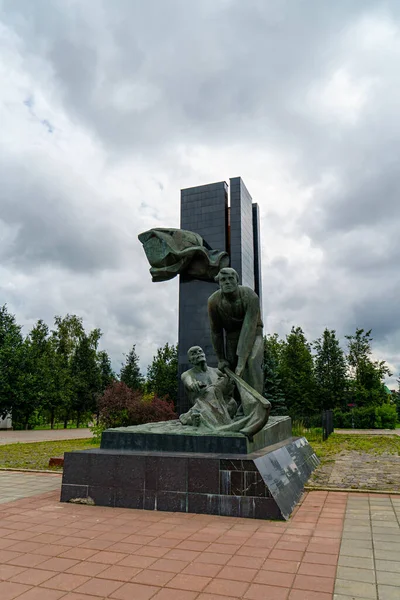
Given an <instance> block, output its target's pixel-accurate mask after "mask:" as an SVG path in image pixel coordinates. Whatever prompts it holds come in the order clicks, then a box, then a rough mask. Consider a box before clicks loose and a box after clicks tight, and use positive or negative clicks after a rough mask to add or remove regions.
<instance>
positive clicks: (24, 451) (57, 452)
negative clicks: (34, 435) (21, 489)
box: [0, 439, 99, 471]
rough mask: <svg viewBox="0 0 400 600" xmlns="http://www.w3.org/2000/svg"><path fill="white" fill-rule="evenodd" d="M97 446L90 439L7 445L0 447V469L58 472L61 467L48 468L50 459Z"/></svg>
mask: <svg viewBox="0 0 400 600" xmlns="http://www.w3.org/2000/svg"><path fill="white" fill-rule="evenodd" d="M98 446H99V445H98V444H97V445H96V444H93V443H91V441H90V439H85V440H63V441H59V442H35V443H33V444H7V445H6V446H0V468H9V469H46V470H51V471H60V470H62V467H51V468H50V467H49V460H50V458H53V457H57V456H63V455H64V452H70V451H71V450H87V449H93V448H98Z"/></svg>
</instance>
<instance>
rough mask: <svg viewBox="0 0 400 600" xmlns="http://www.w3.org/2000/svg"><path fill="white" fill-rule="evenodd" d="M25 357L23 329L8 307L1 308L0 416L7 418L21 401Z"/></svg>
mask: <svg viewBox="0 0 400 600" xmlns="http://www.w3.org/2000/svg"><path fill="white" fill-rule="evenodd" d="M23 355H24V349H23V337H22V334H21V327H20V326H19V325H17V323H16V321H15V317H14V315H11V314H10V313H9V312H8V310H7V306H6V305H5V304H4V305H3V306H1V307H0V416H2V417H5V416H6V415H7V414H8V413H10V412H11V411H12V409H13V407H14V406H16V405H18V403H19V402H20V400H21V394H20V392H21V389H20V377H21V365H22V360H23Z"/></svg>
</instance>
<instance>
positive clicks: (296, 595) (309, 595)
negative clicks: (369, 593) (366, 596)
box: [288, 590, 358, 600]
mask: <svg viewBox="0 0 400 600" xmlns="http://www.w3.org/2000/svg"><path fill="white" fill-rule="evenodd" d="M288 600H332V594H326V593H325V592H310V591H306V590H291V592H290V593H289V597H288ZM346 600H352V599H350V598H349V597H347V599H346ZM357 600H358V598H357Z"/></svg>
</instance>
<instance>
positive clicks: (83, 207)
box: [0, 0, 400, 382]
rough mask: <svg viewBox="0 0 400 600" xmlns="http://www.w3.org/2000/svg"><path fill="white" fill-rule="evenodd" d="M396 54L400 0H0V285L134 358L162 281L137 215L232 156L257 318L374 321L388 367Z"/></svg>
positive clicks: (169, 311) (394, 319)
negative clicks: (247, 207) (254, 207)
mask: <svg viewBox="0 0 400 600" xmlns="http://www.w3.org/2000/svg"><path fill="white" fill-rule="evenodd" d="M399 64H400V4H399V2H398V0H392V1H385V0H336V1H335V2H332V1H331V0H112V1H111V0H0V304H3V303H4V302H6V303H7V304H8V306H9V309H10V311H12V312H13V313H15V314H16V316H17V320H18V321H19V323H21V324H23V325H24V331H25V332H28V331H29V328H30V327H31V325H32V324H33V323H34V322H35V321H36V320H37V319H38V318H43V319H45V320H46V322H47V323H48V324H49V325H51V324H52V321H53V317H54V315H56V314H59V315H64V314H66V313H67V312H69V313H76V314H78V315H80V316H82V317H83V320H84V324H85V327H86V328H92V327H100V328H101V330H102V331H103V334H104V335H103V338H102V347H103V348H105V349H107V350H108V351H109V353H110V354H111V355H112V358H113V363H114V366H115V367H117V368H118V366H119V364H120V362H121V361H122V359H123V353H124V352H127V351H129V349H130V347H131V346H132V344H133V343H136V345H137V350H138V353H139V354H140V357H141V363H142V367H143V369H145V368H146V366H147V364H148V362H149V361H150V360H151V357H152V356H153V354H154V353H155V351H156V348H157V347H158V346H160V345H163V344H164V343H165V342H166V341H168V342H171V343H175V342H176V340H177V291H178V281H177V280H174V281H172V282H168V283H161V284H152V283H151V280H150V276H149V274H148V264H147V262H146V259H145V256H144V253H143V250H142V247H141V245H140V243H139V242H138V240H137V234H138V233H140V232H141V231H144V230H146V229H148V228H150V227H161V226H171V227H177V226H179V190H180V189H181V188H185V187H190V186H195V185H201V184H204V183H210V182H213V181H221V180H224V179H225V180H228V179H229V177H235V176H238V175H239V176H241V177H242V178H243V180H244V182H245V184H246V186H247V187H248V189H249V191H250V193H251V194H252V196H253V199H254V201H256V202H258V203H259V205H260V210H261V217H262V220H261V234H262V252H263V288H264V315H265V325H266V331H267V332H270V333H272V332H275V331H276V332H278V333H279V334H280V335H282V336H284V335H286V334H287V333H288V332H289V331H290V328H291V326H292V325H300V326H302V327H303V328H304V330H305V332H306V334H307V336H308V338H309V339H310V340H312V339H315V338H316V337H318V336H319V335H320V334H321V333H322V331H323V329H324V328H325V327H329V328H333V329H336V330H337V332H338V334H339V335H341V336H342V335H344V334H346V333H352V332H354V330H355V328H356V327H364V328H366V329H370V328H372V330H373V337H374V349H375V353H376V357H377V358H380V359H385V360H387V361H388V363H389V364H390V366H391V367H392V370H393V371H394V373H395V375H398V373H399V370H400V319H399V297H400V278H399V254H400V234H399V232H400V197H399V196H400V175H399V156H400V154H399V149H400V146H399V138H400V119H399V114H398V113H399V106H400V68H399ZM393 381H394V378H393V379H392V382H393Z"/></svg>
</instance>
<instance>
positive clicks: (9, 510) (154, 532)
mask: <svg viewBox="0 0 400 600" xmlns="http://www.w3.org/2000/svg"><path fill="white" fill-rule="evenodd" d="M346 502H347V494H346V493H340V494H338V493H332V492H310V493H309V494H307V495H305V496H304V498H303V501H302V503H301V504H300V506H299V507H298V508H297V509H296V511H295V514H294V515H293V517H292V518H291V520H290V521H289V522H287V523H282V522H273V521H261V520H257V521H255V520H246V519H239V518H229V517H218V516H208V515H194V514H179V513H177V514H174V513H164V512H147V511H138V510H129V509H111V508H102V507H97V506H94V507H93V506H80V505H72V504H61V503H59V502H58V492H51V493H46V494H42V495H40V496H36V497H30V498H26V499H24V500H17V501H15V502H10V503H8V504H2V505H0V520H1V528H0V598H1V600H14V599H18V600H58V599H59V598H62V599H63V600H95V599H96V598H98V599H105V598H110V599H114V600H125V599H126V600H132V599H134V600H150V599H151V600H233V599H235V600H237V599H238V598H243V599H245V600H259V599H260V600H261V599H262V600H265V599H266V598H268V600H332V596H333V586H334V580H335V574H336V565H337V561H338V554H339V547H340V538H341V532H342V526H343V519H344V513H345V508H346Z"/></svg>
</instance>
